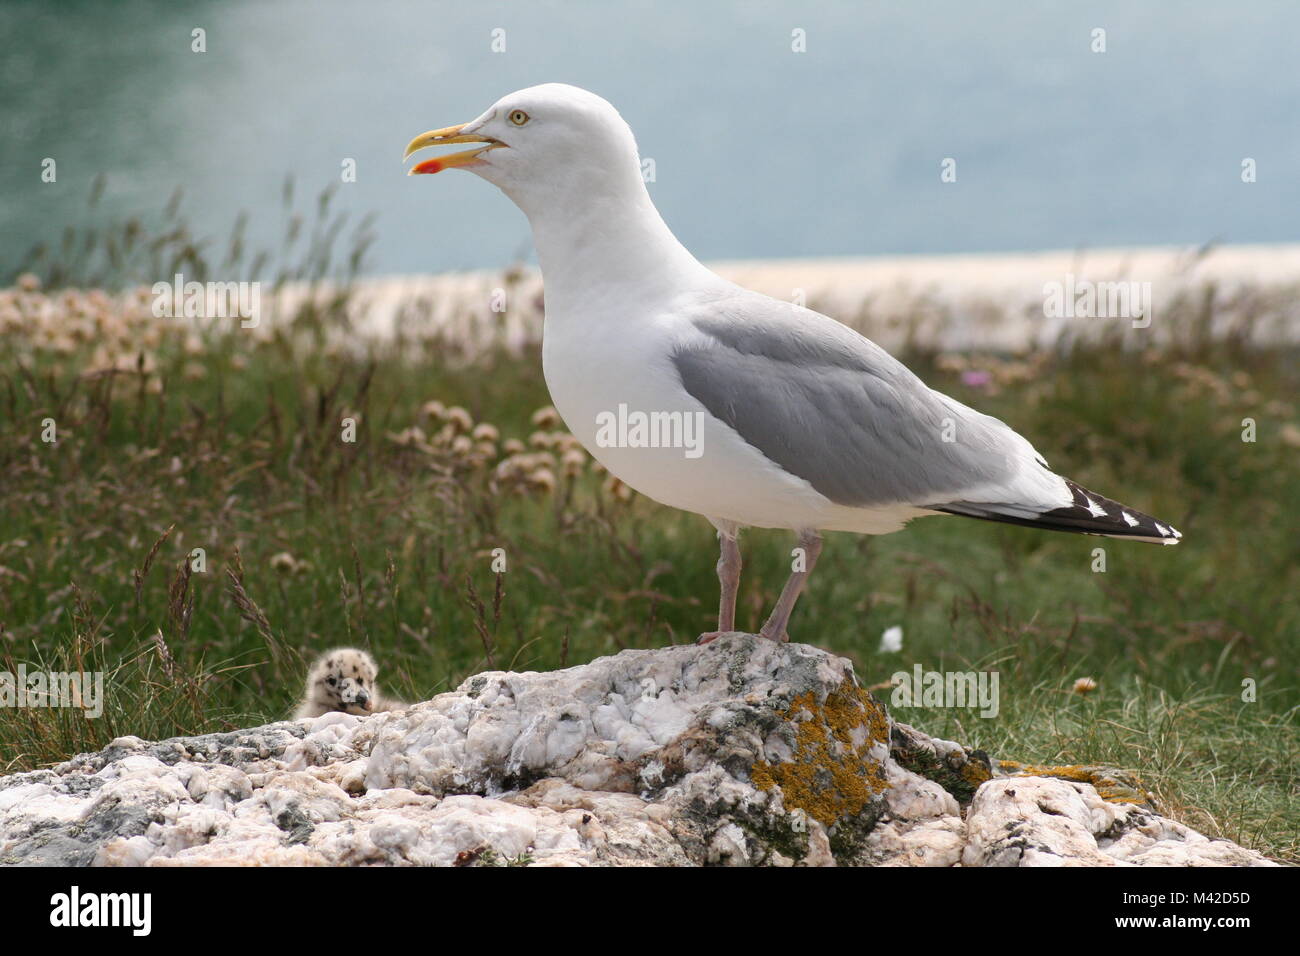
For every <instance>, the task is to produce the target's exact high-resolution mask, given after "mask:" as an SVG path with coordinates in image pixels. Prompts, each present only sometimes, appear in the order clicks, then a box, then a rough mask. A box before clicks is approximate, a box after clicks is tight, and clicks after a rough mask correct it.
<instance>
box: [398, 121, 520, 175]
mask: <svg viewBox="0 0 1300 956" xmlns="http://www.w3.org/2000/svg"><path fill="white" fill-rule="evenodd" d="M468 125H469V124H468V123H461V124H460V125H459V126H447V127H445V128H443V129H435V130H430V131H429V132H427V133H421V134H420V135H419V136H417V137H415V139H413V140H411V141H410V142H409V143H407V144H406V152H405V153H403V154H402V159H403V160H406V159H409V158H410V156H411V154H412V153H414V152H415V151H417V150H421V149H424V148H425V147H426V146H446V145H450V144H452V143H486V144H487V145H486V146H483V147H481V148H480V149H467V150H464V151H463V152H459V153H452V154H450V155H448V156H439V157H438V158H437V159H426V160H425V161H424V162H422V163H416V164H415V165H414V166H412V167H411V168H410V169H408V170H407V171H406V175H408V176H417V175H420V174H422V173H440V172H442V171H443V170H444V169H453V168H454V167H456V166H480V165H482V163H483V160H482V159H480V158H479V157H481V156H482V155H483V154H484V153H486V152H487V151H488V150H490V149H501V148H502V147H504V146H505V145H506V144H505V143H503V142H501V141H500V140H496V139H493V138H492V137H491V136H480V135H477V134H474V133H471V134H469V135H462V134H461V130H463V129H464V128H465V127H466V126H468Z"/></svg>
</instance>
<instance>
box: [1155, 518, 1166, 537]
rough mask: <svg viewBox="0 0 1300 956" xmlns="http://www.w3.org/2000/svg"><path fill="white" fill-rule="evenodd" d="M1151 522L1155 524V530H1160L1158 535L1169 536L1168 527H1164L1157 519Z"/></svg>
mask: <svg viewBox="0 0 1300 956" xmlns="http://www.w3.org/2000/svg"><path fill="white" fill-rule="evenodd" d="M1152 523H1153V524H1154V525H1155V526H1156V530H1157V531H1159V532H1160V536H1161V537H1163V538H1167V537H1169V529H1168V528H1166V527H1165V526H1164V525H1162V524H1161V523H1160V522H1159V521H1155V522H1152Z"/></svg>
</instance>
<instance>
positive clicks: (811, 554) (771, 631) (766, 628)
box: [759, 531, 822, 641]
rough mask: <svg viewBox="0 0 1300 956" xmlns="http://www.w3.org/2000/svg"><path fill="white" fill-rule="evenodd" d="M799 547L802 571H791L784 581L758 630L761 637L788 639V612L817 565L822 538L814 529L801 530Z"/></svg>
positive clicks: (776, 639)
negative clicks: (775, 600)
mask: <svg viewBox="0 0 1300 956" xmlns="http://www.w3.org/2000/svg"><path fill="white" fill-rule="evenodd" d="M799 547H801V548H803V551H804V567H803V570H802V571H792V572H791V573H790V578H789V580H787V581H786V582H785V587H784V588H782V589H781V596H780V597H779V598H778V599H777V602H776V607H774V608H772V614H771V616H770V617H768V619H767V623H765V624H764V625H763V629H762V630H761V631H759V633H760V634H761V635H763V637H766V638H770V639H771V640H773V641H788V640H790V635H789V634H788V633H786V625H787V624H788V623H790V613H791V612H792V611H793V610H794V604H795V602H796V601H798V600H799V595H800V594H801V593H802V592H803V589H804V585H805V584H806V583H807V582H808V575H810V574H812V570H813V568H814V567H816V565H817V557H818V555H820V554H821V553H822V539H821V535H819V534H818V533H817V532H816V531H802V532H800V533H799Z"/></svg>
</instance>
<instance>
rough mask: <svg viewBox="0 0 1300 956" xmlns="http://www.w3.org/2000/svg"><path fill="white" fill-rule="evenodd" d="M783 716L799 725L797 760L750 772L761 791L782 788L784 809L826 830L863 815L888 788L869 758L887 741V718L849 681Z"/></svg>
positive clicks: (762, 764) (804, 699) (795, 704)
mask: <svg viewBox="0 0 1300 956" xmlns="http://www.w3.org/2000/svg"><path fill="white" fill-rule="evenodd" d="M781 717H782V718H783V719H785V720H787V721H790V722H791V723H793V724H794V725H795V746H794V759H792V760H789V761H785V762H781V763H776V764H770V763H768V762H767V761H766V760H760V761H758V762H757V763H755V764H754V766H753V767H751V768H750V777H751V779H752V780H753V782H754V786H756V787H758V788H759V789H760V790H771V789H772V788H773V787H780V788H781V798H782V801H783V803H784V805H785V808H786V810H802V811H804V813H806V814H808V815H809V816H810V817H812V818H813V819H815V820H817V821H819V822H820V823H822V824H823V825H825V826H828V827H829V826H832V825H833V824H835V823H836V822H837V821H838V820H840V819H842V818H844V817H848V816H856V815H857V814H859V813H861V812H862V810H863V809H864V808H865V807H866V806H867V804H868V803H869V802H870V801H871V799H872V798H873V797H875V796H876V795H877V794H879V793H881V792H882V791H883V790H884V789H885V787H886V786H887V785H888V784H887V782H886V780H885V775H884V771H883V770H882V769H881V767H880V765H879V763H878V762H877V761H876V760H875V759H873V758H872V757H871V755H870V750H871V748H872V747H873V746H875V745H876V744H880V743H885V742H886V741H888V739H889V718H888V717H887V716H886V715H885V709H884V708H883V707H881V706H880V705H879V704H878V703H877V702H876V701H875V700H874V699H873V698H872V697H871V695H870V694H868V693H867V692H866V691H864V690H862V689H861V688H860V687H858V686H857V685H856V684H854V683H853V682H852V681H851V680H846V681H845V682H844V683H842V684H841V685H840V686H839V687H837V688H836V689H835V690H833V691H831V693H830V694H828V695H827V697H826V700H824V701H823V702H821V703H820V704H819V703H817V701H816V698H815V697H814V695H813V692H812V691H809V692H807V693H806V694H801V695H799V696H798V697H796V698H795V699H794V700H793V701H791V703H790V706H789V708H788V709H787V710H786V711H785V712H784V713H782V714H781Z"/></svg>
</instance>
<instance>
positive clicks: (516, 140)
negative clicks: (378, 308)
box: [405, 83, 643, 216]
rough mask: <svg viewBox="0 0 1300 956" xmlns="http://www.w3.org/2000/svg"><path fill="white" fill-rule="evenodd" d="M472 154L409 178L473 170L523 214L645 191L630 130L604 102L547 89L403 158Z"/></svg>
mask: <svg viewBox="0 0 1300 956" xmlns="http://www.w3.org/2000/svg"><path fill="white" fill-rule="evenodd" d="M454 143H478V144H481V145H479V146H478V147H477V148H475V149H468V150H464V151H463V152H459V153H452V154H450V155H447V156H439V157H437V158H435V159H427V160H425V161H424V162H421V163H418V164H416V165H415V166H413V167H412V168H411V169H410V170H409V175H412V176H414V175H419V174H422V173H437V172H441V171H442V170H444V169H454V168H460V169H468V170H470V171H471V172H473V173H475V174H476V175H478V176H481V177H483V178H484V179H486V180H487V181H488V182H490V183H493V184H494V185H496V186H498V187H499V188H500V189H501V190H502V191H503V192H505V194H506V195H508V196H509V197H510V198H511V199H513V200H514V201H515V204H516V205H517V206H519V207H520V208H521V209H523V211H524V212H525V213H527V214H528V215H529V216H532V214H533V212H534V211H536V210H540V209H541V208H543V207H544V206H546V205H550V204H553V203H556V202H560V203H563V202H568V201H572V200H573V199H576V198H578V197H580V196H582V197H587V198H588V199H589V198H591V197H592V196H593V195H594V196H599V195H601V194H602V193H609V192H611V191H612V192H623V191H626V190H629V189H632V190H635V189H639V188H643V187H642V185H641V168H640V161H639V159H638V158H637V149H636V140H635V139H634V138H633V136H632V130H631V129H630V128H629V127H628V125H627V123H626V122H624V120H623V117H621V116H620V115H619V114H618V110H616V109H614V107H613V106H611V105H610V104H609V103H608V102H607V101H606V100H604V99H602V98H601V97H599V96H597V95H596V94H595V93H590V92H588V91H587V90H584V89H580V88H578V87H576V86H568V85H566V84H564V83H545V84H542V85H541V86H530V87H528V88H527V89H524V90H518V91H516V92H514V93H510V94H507V95H506V96H503V97H502V98H501V99H499V100H497V101H496V102H495V103H493V104H492V106H490V107H489V108H488V109H487V111H486V112H484V113H483V114H482V115H481V116H479V117H478V118H477V119H474V120H471V121H470V122H468V123H462V124H460V125H459V126H447V127H444V128H442V129H435V130H432V131H430V132H428V133H422V134H421V135H419V136H417V137H415V139H413V140H411V142H410V143H409V144H408V145H407V147H406V154H405V155H406V157H410V155H411V154H412V153H414V152H416V151H417V150H421V149H424V148H426V147H428V146H442V145H447V144H454Z"/></svg>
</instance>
